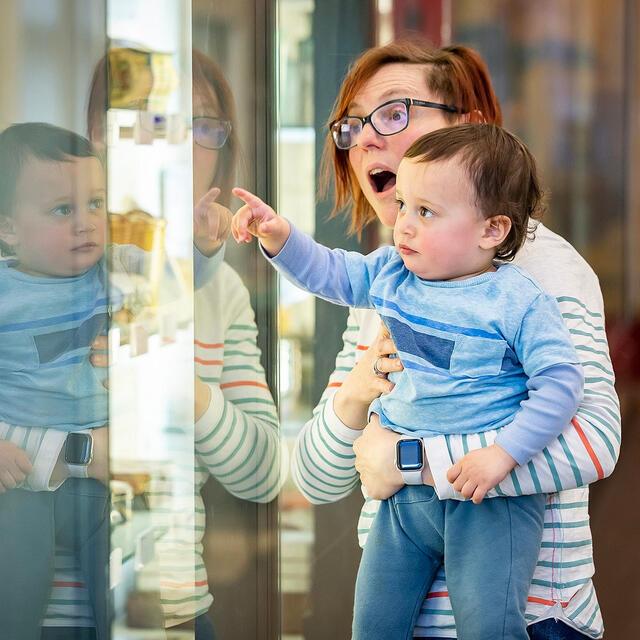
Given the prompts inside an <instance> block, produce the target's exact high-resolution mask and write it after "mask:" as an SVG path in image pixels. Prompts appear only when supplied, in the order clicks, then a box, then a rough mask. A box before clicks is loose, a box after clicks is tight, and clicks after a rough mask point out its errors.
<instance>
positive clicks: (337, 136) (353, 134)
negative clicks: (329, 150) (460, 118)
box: [330, 98, 458, 150]
mask: <svg viewBox="0 0 640 640" xmlns="http://www.w3.org/2000/svg"><path fill="white" fill-rule="evenodd" d="M409 107H426V108H428V109H440V111H447V112H448V113H458V109H456V107H452V106H450V105H447V104H441V103H439V102H426V101H424V100H415V99H414V98H400V99H396V100H389V101H388V102H385V103H384V104H381V105H380V106H379V107H377V108H376V109H374V110H373V111H372V112H371V113H370V114H369V115H368V116H364V117H360V116H345V117H344V118H340V119H339V120H336V121H335V122H333V123H331V126H330V129H331V135H332V136H333V141H334V142H335V143H336V147H338V149H343V150H346V149H351V148H352V147H355V146H356V144H358V138H359V137H360V134H361V133H362V129H363V128H364V125H365V124H367V122H368V123H370V124H371V126H372V127H373V130H374V131H375V132H376V133H379V134H380V135H381V136H392V135H394V134H396V133H400V132H401V131H404V130H405V129H406V128H407V127H408V126H409Z"/></svg>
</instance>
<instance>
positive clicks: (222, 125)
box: [193, 116, 231, 150]
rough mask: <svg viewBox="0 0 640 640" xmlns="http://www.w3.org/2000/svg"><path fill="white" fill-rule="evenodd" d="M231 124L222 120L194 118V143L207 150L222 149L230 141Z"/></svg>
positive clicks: (203, 117)
mask: <svg viewBox="0 0 640 640" xmlns="http://www.w3.org/2000/svg"><path fill="white" fill-rule="evenodd" d="M230 133H231V122H230V121H229V120H222V119H220V118H210V117H208V116H197V117H195V118H193V141H194V142H195V143H196V144H197V145H198V146H200V147H203V148H205V149H212V150H213V149H222V147H224V145H225V144H226V142H227V140H228V139H229V134H230Z"/></svg>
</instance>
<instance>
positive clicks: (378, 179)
mask: <svg viewBox="0 0 640 640" xmlns="http://www.w3.org/2000/svg"><path fill="white" fill-rule="evenodd" d="M369 182H370V183H371V186H372V187H373V190H374V191H375V192H376V193H384V192H385V191H388V190H389V189H395V186H396V174H395V173H393V171H387V170H386V169H382V168H377V169H372V170H371V171H369Z"/></svg>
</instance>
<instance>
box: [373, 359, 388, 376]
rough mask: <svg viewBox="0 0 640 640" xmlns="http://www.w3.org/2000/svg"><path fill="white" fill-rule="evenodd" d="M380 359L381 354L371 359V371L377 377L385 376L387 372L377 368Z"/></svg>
mask: <svg viewBox="0 0 640 640" xmlns="http://www.w3.org/2000/svg"><path fill="white" fill-rule="evenodd" d="M381 359H382V356H378V357H377V358H376V359H375V360H374V361H373V373H375V374H376V375H377V376H378V378H386V377H387V374H386V373H385V372H384V371H380V369H378V361H379V360H381Z"/></svg>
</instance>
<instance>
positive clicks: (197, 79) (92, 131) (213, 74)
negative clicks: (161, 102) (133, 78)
mask: <svg viewBox="0 0 640 640" xmlns="http://www.w3.org/2000/svg"><path fill="white" fill-rule="evenodd" d="M191 68H192V83H193V85H192V86H193V88H194V91H198V92H200V93H201V94H202V97H203V99H205V100H206V101H207V102H208V103H209V104H210V105H212V106H215V108H216V110H217V111H218V114H217V115H218V117H220V118H223V119H225V120H229V121H230V122H231V132H230V133H229V138H228V139H227V142H226V143H225V145H224V147H222V149H220V150H219V151H218V162H217V165H216V173H215V175H214V177H213V180H212V182H211V186H216V187H220V191H221V193H220V197H219V198H218V202H221V203H222V204H227V203H228V202H229V199H230V197H231V188H232V187H233V185H234V182H235V170H236V163H237V159H238V153H239V141H238V133H237V122H236V107H235V102H234V99H233V93H232V92H231V88H230V87H229V83H228V82H227V80H226V79H225V77H224V75H223V73H222V71H221V70H220V68H219V67H218V65H217V64H216V63H215V62H214V61H213V60H212V59H211V58H209V57H208V56H206V55H205V54H204V53H201V52H200V51H198V50H197V49H193V51H192V67H191ZM108 78H109V57H108V55H106V56H103V57H102V58H101V59H100V60H99V61H98V63H97V64H96V67H95V69H94V72H93V78H92V80H91V89H90V92H89V101H88V105H87V135H88V136H89V138H90V139H92V140H94V139H95V138H96V137H104V130H105V114H106V111H107V109H108V108H109V104H108V93H107V87H108ZM194 144H195V143H194Z"/></svg>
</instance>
